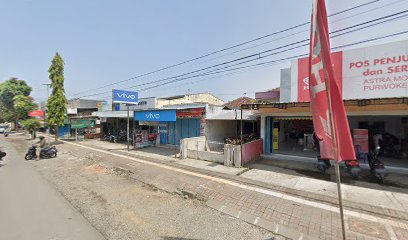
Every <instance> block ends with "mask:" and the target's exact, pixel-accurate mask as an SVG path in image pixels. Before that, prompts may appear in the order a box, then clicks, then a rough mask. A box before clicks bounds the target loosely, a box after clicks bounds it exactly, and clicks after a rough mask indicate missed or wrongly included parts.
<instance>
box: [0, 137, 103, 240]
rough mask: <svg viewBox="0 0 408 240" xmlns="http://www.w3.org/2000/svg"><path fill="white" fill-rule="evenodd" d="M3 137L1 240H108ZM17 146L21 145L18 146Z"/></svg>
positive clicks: (0, 172) (1, 139)
mask: <svg viewBox="0 0 408 240" xmlns="http://www.w3.org/2000/svg"><path fill="white" fill-rule="evenodd" d="M4 140H5V139H4V137H3V136H0V147H3V150H4V151H5V152H7V154H8V155H7V157H6V158H5V160H4V162H5V163H4V164H5V165H4V166H1V167H0V239H7V240H25V239H30V240H37V239H38V240H60V239H61V240H62V239H64V240H69V239H72V240H74V239H75V240H78V239H84V240H85V239H86V240H93V239H105V238H104V237H103V236H102V235H101V234H100V233H99V232H98V231H97V230H96V229H95V228H93V226H92V225H91V224H90V223H89V222H88V221H87V220H86V219H85V218H84V217H83V216H82V215H81V214H80V213H79V212H78V211H77V210H76V209H74V208H73V207H72V206H71V205H70V203H69V202H68V201H67V200H66V199H65V198H64V197H63V196H62V195H61V194H60V193H59V192H58V191H56V190H55V189H54V188H53V186H51V185H50V184H49V183H48V182H47V181H46V180H44V179H43V178H42V177H41V175H39V173H38V172H36V171H35V170H34V169H33V167H32V162H30V161H25V160H24V155H23V154H24V153H25V152H23V151H24V150H23V149H20V151H18V150H17V149H15V148H14V147H13V145H12V144H10V143H8V142H6V141H4ZM17 147H18V146H17Z"/></svg>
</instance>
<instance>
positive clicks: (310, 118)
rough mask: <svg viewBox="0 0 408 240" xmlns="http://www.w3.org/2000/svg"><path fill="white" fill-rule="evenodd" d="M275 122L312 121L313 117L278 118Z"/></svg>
mask: <svg viewBox="0 0 408 240" xmlns="http://www.w3.org/2000/svg"><path fill="white" fill-rule="evenodd" d="M273 120H276V121H283V120H312V117H276V118H274V119H273Z"/></svg>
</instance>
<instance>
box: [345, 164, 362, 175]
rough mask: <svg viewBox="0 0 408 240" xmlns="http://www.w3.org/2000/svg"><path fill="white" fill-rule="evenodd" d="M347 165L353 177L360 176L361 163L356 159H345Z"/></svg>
mask: <svg viewBox="0 0 408 240" xmlns="http://www.w3.org/2000/svg"><path fill="white" fill-rule="evenodd" d="M344 164H345V165H346V168H347V171H348V173H349V174H350V175H351V177H352V178H358V176H359V175H360V171H361V169H360V164H359V163H358V161H356V160H347V161H344Z"/></svg>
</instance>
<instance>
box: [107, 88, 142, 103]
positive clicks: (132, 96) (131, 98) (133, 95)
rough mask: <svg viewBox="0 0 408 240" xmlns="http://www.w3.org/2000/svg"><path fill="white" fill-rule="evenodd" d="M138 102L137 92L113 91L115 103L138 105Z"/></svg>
mask: <svg viewBox="0 0 408 240" xmlns="http://www.w3.org/2000/svg"><path fill="white" fill-rule="evenodd" d="M138 101H139V97H138V93H137V92H131V91H125V90H116V89H114V90H113V102H114V103H127V104H137V102H138Z"/></svg>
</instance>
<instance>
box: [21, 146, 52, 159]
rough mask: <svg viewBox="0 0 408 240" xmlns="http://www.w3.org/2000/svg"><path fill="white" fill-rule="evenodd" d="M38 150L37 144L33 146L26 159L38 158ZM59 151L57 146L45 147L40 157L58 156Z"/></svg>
mask: <svg viewBox="0 0 408 240" xmlns="http://www.w3.org/2000/svg"><path fill="white" fill-rule="evenodd" d="M36 152H37V146H36V145H33V146H31V147H30V148H29V149H28V151H27V153H26V155H25V160H32V159H36V158H37V155H36ZM57 152H58V150H57V148H56V147H55V146H48V147H45V148H43V149H41V151H40V158H55V157H56V156H57Z"/></svg>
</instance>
